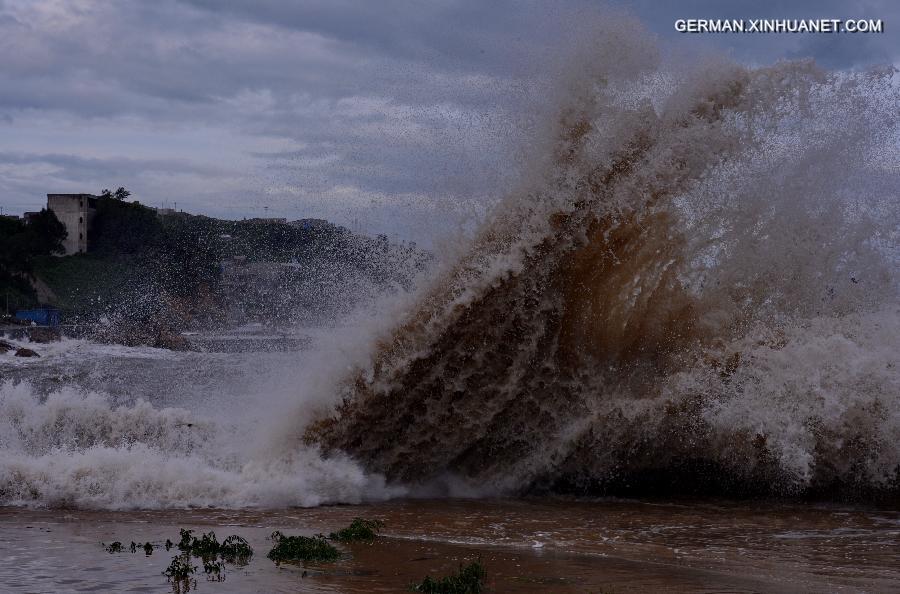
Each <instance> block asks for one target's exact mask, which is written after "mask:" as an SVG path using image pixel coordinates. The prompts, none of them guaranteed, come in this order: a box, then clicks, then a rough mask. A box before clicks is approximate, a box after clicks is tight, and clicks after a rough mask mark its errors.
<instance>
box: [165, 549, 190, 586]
mask: <svg viewBox="0 0 900 594" xmlns="http://www.w3.org/2000/svg"><path fill="white" fill-rule="evenodd" d="M196 570H197V566H196V565H192V564H191V558H190V556H188V555H187V554H186V553H185V554H181V555H175V556H174V557H172V562H171V563H169V567H168V568H166V570H165V571H164V572H163V575H165V576H166V577H167V578H168V579H169V580H174V581H181V580H186V579H188V578H189V577H191V575H193V573H194V572H195V571H196Z"/></svg>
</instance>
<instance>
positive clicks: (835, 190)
mask: <svg viewBox="0 0 900 594" xmlns="http://www.w3.org/2000/svg"><path fill="white" fill-rule="evenodd" d="M594 50H595V51H593V52H591V53H590V55H589V56H588V59H587V61H584V62H579V63H578V67H576V68H573V69H572V70H573V73H574V78H572V79H571V80H570V81H568V82H567V83H566V84H563V85H560V88H561V89H562V92H561V95H562V96H563V97H564V103H563V104H562V107H561V108H560V110H559V113H560V114H561V115H560V116H559V118H558V119H557V120H556V121H555V124H554V126H552V127H551V130H550V132H549V133H548V136H547V138H548V139H549V140H547V141H546V142H543V143H537V146H538V148H539V149H541V150H543V152H544V155H543V157H539V158H537V159H536V160H535V163H534V165H533V167H532V168H531V171H530V172H529V174H528V175H526V179H525V180H524V181H523V184H522V187H521V188H519V189H518V190H517V191H515V192H513V193H512V194H511V195H510V196H509V197H508V198H507V199H505V200H504V201H502V202H501V203H500V205H499V207H498V209H497V212H496V213H495V215H494V216H493V217H492V219H491V220H490V221H489V222H488V223H487V224H486V225H485V226H484V227H483V229H482V230H481V232H480V233H479V234H478V236H477V238H476V239H475V240H474V241H473V244H472V246H471V249H470V250H469V251H468V253H467V254H466V255H464V256H463V257H461V258H460V259H459V261H458V262H456V264H455V265H453V266H451V267H449V269H448V271H447V272H446V274H444V275H443V276H442V277H441V278H440V279H439V280H438V281H436V282H435V283H434V284H433V286H431V287H430V288H429V289H428V290H427V291H426V292H425V293H424V294H423V295H422V298H421V300H420V302H419V304H418V306H417V308H416V310H415V313H414V315H412V316H410V317H409V318H408V319H406V320H404V321H403V322H402V323H400V324H399V325H398V326H397V327H396V328H395V329H394V330H393V331H391V332H389V333H386V334H385V335H384V336H383V338H382V340H381V342H380V343H379V345H378V346H377V348H376V349H375V354H374V355H373V356H372V358H371V361H369V362H368V363H366V364H363V365H360V366H359V367H358V368H357V369H355V370H354V371H353V372H352V373H350V374H349V376H348V377H347V380H346V382H345V383H344V387H343V392H342V397H343V402H342V404H341V405H340V406H339V407H338V409H337V411H336V412H335V414H333V415H331V416H329V417H326V418H323V419H320V420H319V421H318V422H317V423H316V424H314V425H312V426H311V427H310V428H309V430H308V431H307V434H306V438H307V441H308V442H309V443H317V444H321V445H323V446H324V448H325V449H326V450H328V451H341V452H345V453H347V454H350V455H351V456H352V457H353V458H354V459H355V460H357V461H359V462H361V463H362V464H363V465H364V466H365V467H366V468H367V469H369V470H372V471H376V472H379V473H384V474H385V475H386V476H388V477H389V478H390V479H392V480H394V481H397V482H403V483H414V484H415V483H427V482H429V481H435V480H449V479H452V480H453V481H461V482H463V483H465V484H467V485H469V486H472V485H478V486H479V487H478V488H479V489H481V490H483V491H509V490H521V489H529V488H537V487H545V488H546V487H549V488H565V489H571V488H574V489H577V490H601V491H602V490H609V489H613V490H615V489H628V488H634V487H641V486H643V487H651V488H662V489H678V488H680V487H684V486H686V485H687V484H688V483H690V484H691V485H693V486H694V487H695V488H700V489H706V488H709V489H722V488H739V489H741V490H744V491H746V490H747V489H751V490H753V491H756V492H780V493H784V492H789V493H800V492H810V491H816V490H828V489H831V488H833V487H835V486H851V487H854V488H863V489H873V490H888V491H892V490H896V484H897V482H896V481H897V472H898V468H900V448H898V445H897V444H898V443H900V439H898V438H900V401H898V399H900V374H898V360H897V353H898V352H900V317H898V315H900V311H898V309H897V305H896V304H897V303H898V299H897V297H898V282H897V281H898V276H897V263H898V256H900V251H898V249H897V248H898V243H897V239H898V228H900V226H898V223H900V221H898V218H897V217H898V211H897V209H896V204H897V200H898V198H900V196H898V188H900V183H898V171H897V169H896V163H897V160H896V158H897V156H898V155H897V153H898V151H897V148H896V147H897V146H898V142H897V141H898V139H900V134H898V132H900V128H898V124H900V118H898V114H897V105H898V104H900V90H898V89H900V85H898V82H900V81H898V78H897V76H896V74H895V71H894V70H893V69H882V70H871V71H865V72H855V73H834V72H826V71H823V70H821V69H819V68H818V67H816V65H815V64H813V63H811V62H786V63H779V64H777V65H775V66H773V67H768V68H756V69H750V68H744V67H739V66H736V65H733V64H728V63H724V62H720V61H712V60H704V61H703V62H702V63H699V64H696V65H694V66H692V67H683V66H680V67H679V66H676V65H673V64H671V63H666V62H665V61H664V60H662V59H661V58H660V57H659V56H658V54H657V52H656V51H655V50H654V49H653V47H652V44H650V43H649V42H647V40H646V38H645V37H644V36H642V35H641V34H640V33H639V32H636V31H634V30H629V29H627V28H625V29H623V30H622V31H621V32H620V33H618V34H612V35H606V36H603V37H602V41H601V42H600V44H599V46H598V47H595V48H594ZM448 477H449V478H448Z"/></svg>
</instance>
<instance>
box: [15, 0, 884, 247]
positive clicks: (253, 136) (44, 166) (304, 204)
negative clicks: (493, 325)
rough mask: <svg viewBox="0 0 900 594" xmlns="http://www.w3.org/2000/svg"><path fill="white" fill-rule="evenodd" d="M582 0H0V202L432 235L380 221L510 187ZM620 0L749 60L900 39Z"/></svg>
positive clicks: (849, 59) (849, 50)
mask: <svg viewBox="0 0 900 594" xmlns="http://www.w3.org/2000/svg"><path fill="white" fill-rule="evenodd" d="M592 4H593V2H590V1H588V0H560V1H558V2H552V3H548V2H538V1H526V2H522V1H513V0H502V1H498V2H473V1H461V0H453V1H448V2H435V3H422V2H412V1H407V0H386V1H384V2H364V1H350V0H306V1H302V2H297V1H293V0H229V1H224V0H215V1H214V0H158V1H154V2H146V1H142V0H116V1H110V0H66V1H63V0H0V54H2V55H3V56H4V59H3V60H2V62H0V192H2V194H0V204H2V205H4V206H5V207H6V208H19V209H20V210H24V209H26V208H28V209H31V208H35V207H37V206H39V204H40V202H41V200H42V199H43V198H42V196H43V195H44V194H46V193H47V192H48V191H96V190H97V189H99V188H100V187H104V186H110V185H117V184H123V185H126V186H129V187H130V188H131V189H133V190H134V191H135V194H136V195H137V196H138V197H139V198H141V199H142V200H144V201H145V202H148V203H158V202H160V201H162V200H170V201H174V200H177V201H178V202H179V205H183V206H184V208H186V209H188V210H194V211H198V212H205V213H209V214H214V215H218V216H231V217H240V216H248V215H249V216H252V215H256V214H258V212H257V210H258V209H259V208H261V205H265V206H269V207H270V209H269V212H270V213H271V214H277V213H279V212H280V213H282V214H283V215H285V216H324V215H325V214H327V215H329V216H336V217H343V218H344V219H345V220H344V221H339V222H346V221H347V220H356V219H358V218H362V219H364V220H367V221H374V220H376V219H377V220H378V221H380V222H378V223H377V224H376V223H374V222H372V223H371V224H372V225H376V226H379V227H378V228H377V229H376V228H374V227H373V229H372V230H373V231H375V230H377V231H385V230H390V229H386V228H389V227H391V226H393V230H395V231H397V232H400V233H404V234H415V233H425V234H429V233H431V231H428V230H426V231H422V228H421V225H420V224H419V223H418V222H416V223H410V224H405V223H404V219H403V218H402V217H398V218H397V220H396V221H393V222H392V221H391V220H390V219H391V216H390V215H391V213H394V214H396V213H404V216H406V214H407V213H409V212H410V211H411V210H417V209H418V210H422V211H423V212H424V211H425V210H427V208H432V207H435V206H437V207H439V208H443V209H445V210H446V211H447V213H449V214H448V217H450V218H452V216H451V215H452V213H453V211H454V205H458V204H463V205H467V204H470V203H471V201H472V200H473V199H478V198H479V197H481V196H484V195H487V194H492V193H495V192H498V191H501V189H502V188H503V187H505V186H506V185H508V184H509V183H510V179H511V178H512V177H514V176H515V168H514V167H511V166H510V163H513V162H514V161H515V155H516V152H517V150H518V148H517V147H518V145H519V143H521V142H522V139H523V138H527V137H528V134H529V130H530V127H531V126H533V125H534V124H533V121H532V119H531V116H532V113H533V112H534V110H535V109H536V107H535V106H539V105H541V102H542V101H544V100H545V96H546V95H547V91H548V84H549V81H550V80H552V77H553V74H552V73H553V71H554V67H555V65H556V64H557V62H556V61H557V60H559V56H560V55H563V54H564V53H565V51H566V45H567V44H570V43H573V39H575V38H577V30H578V28H579V27H580V26H581V23H582V22H586V21H588V20H590V19H589V18H587V16H586V15H589V14H591V13H592V12H593V11H594V7H593V6H592ZM622 5H623V6H624V7H625V8H626V9H628V10H631V11H633V12H634V13H636V14H637V15H638V16H639V17H640V18H642V19H643V20H644V21H645V23H646V24H647V26H648V28H649V29H650V30H652V31H655V32H656V33H658V34H659V35H660V37H662V38H663V39H665V40H669V41H671V42H673V43H676V44H680V43H702V44H706V45H709V46H712V47H714V48H718V49H720V50H724V51H728V52H730V53H731V54H732V55H733V56H734V57H735V58H736V59H739V60H743V61H748V62H770V61H773V60H775V59H778V58H784V57H801V56H812V57H815V58H817V59H819V60H820V61H822V62H823V63H825V64H826V65H827V66H831V67H853V66H859V65H865V64H870V63H874V62H884V61H896V59H897V54H898V45H900V38H897V37H896V36H894V35H890V34H884V35H881V36H870V37H865V38H864V37H861V36H854V37H850V36H844V37H826V36H766V37H765V38H759V37H753V36H743V37H740V36H714V37H704V38H703V39H699V38H696V37H694V38H692V39H689V38H687V37H685V36H679V35H677V34H675V32H674V30H673V26H672V24H673V22H674V20H675V19H676V18H684V17H700V16H704V17H722V18H756V17H772V16H779V17H798V18H806V17H817V16H829V17H830V16H834V15H838V16H854V17H873V18H883V19H885V20H886V21H888V27H889V28H890V27H892V26H893V25H892V23H893V22H896V21H897V20H898V19H900V9H898V8H895V7H894V6H893V5H891V4H889V3H888V2H886V0H885V1H882V2H868V3H865V4H861V5H858V6H857V7H855V8H854V9H853V10H852V11H850V13H848V10H849V9H848V8H847V7H846V5H844V4H843V3H838V2H837V0H826V1H825V2H817V3H813V2H811V1H803V2H798V3H792V4H791V5H790V6H782V3H780V2H775V1H774V0H764V1H762V2H754V3H750V2H730V3H729V4H728V5H727V6H722V5H721V3H717V2H713V1H712V0H689V1H688V2H682V3H678V4H677V6H674V5H670V4H668V3H658V2H650V1H649V0H635V1H633V2H626V3H622ZM891 19H894V20H891ZM889 30H890V29H889ZM392 204H394V206H393V207H392V206H391V205H392ZM463 210H465V209H463ZM376 211H377V212H378V213H379V214H378V215H377V216H376V215H375V214H372V213H375V212H376ZM367 212H368V213H369V214H371V216H367V214H366V213H367Z"/></svg>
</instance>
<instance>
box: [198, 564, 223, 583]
mask: <svg viewBox="0 0 900 594" xmlns="http://www.w3.org/2000/svg"><path fill="white" fill-rule="evenodd" d="M203 572H204V573H205V574H206V579H207V580H209V581H211V582H222V581H225V564H224V563H223V562H222V561H217V560H215V559H208V560H205V561H203Z"/></svg>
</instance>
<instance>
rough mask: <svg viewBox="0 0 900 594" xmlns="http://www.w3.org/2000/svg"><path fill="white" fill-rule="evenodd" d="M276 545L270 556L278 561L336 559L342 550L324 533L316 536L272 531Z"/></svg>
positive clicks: (325, 560)
mask: <svg viewBox="0 0 900 594" xmlns="http://www.w3.org/2000/svg"><path fill="white" fill-rule="evenodd" d="M272 540H274V541H275V546H274V547H272V550H271V551H269V554H268V557H269V559H271V560H272V561H275V562H276V563H280V562H282V561H324V562H327V561H334V560H336V559H338V558H339V557H340V556H341V552H340V551H338V550H337V549H336V548H334V547H333V546H332V545H331V544H330V543H329V542H328V541H327V540H325V536H324V535H323V534H316V535H315V536H284V535H282V534H281V533H280V532H279V533H277V538H276V533H272Z"/></svg>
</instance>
